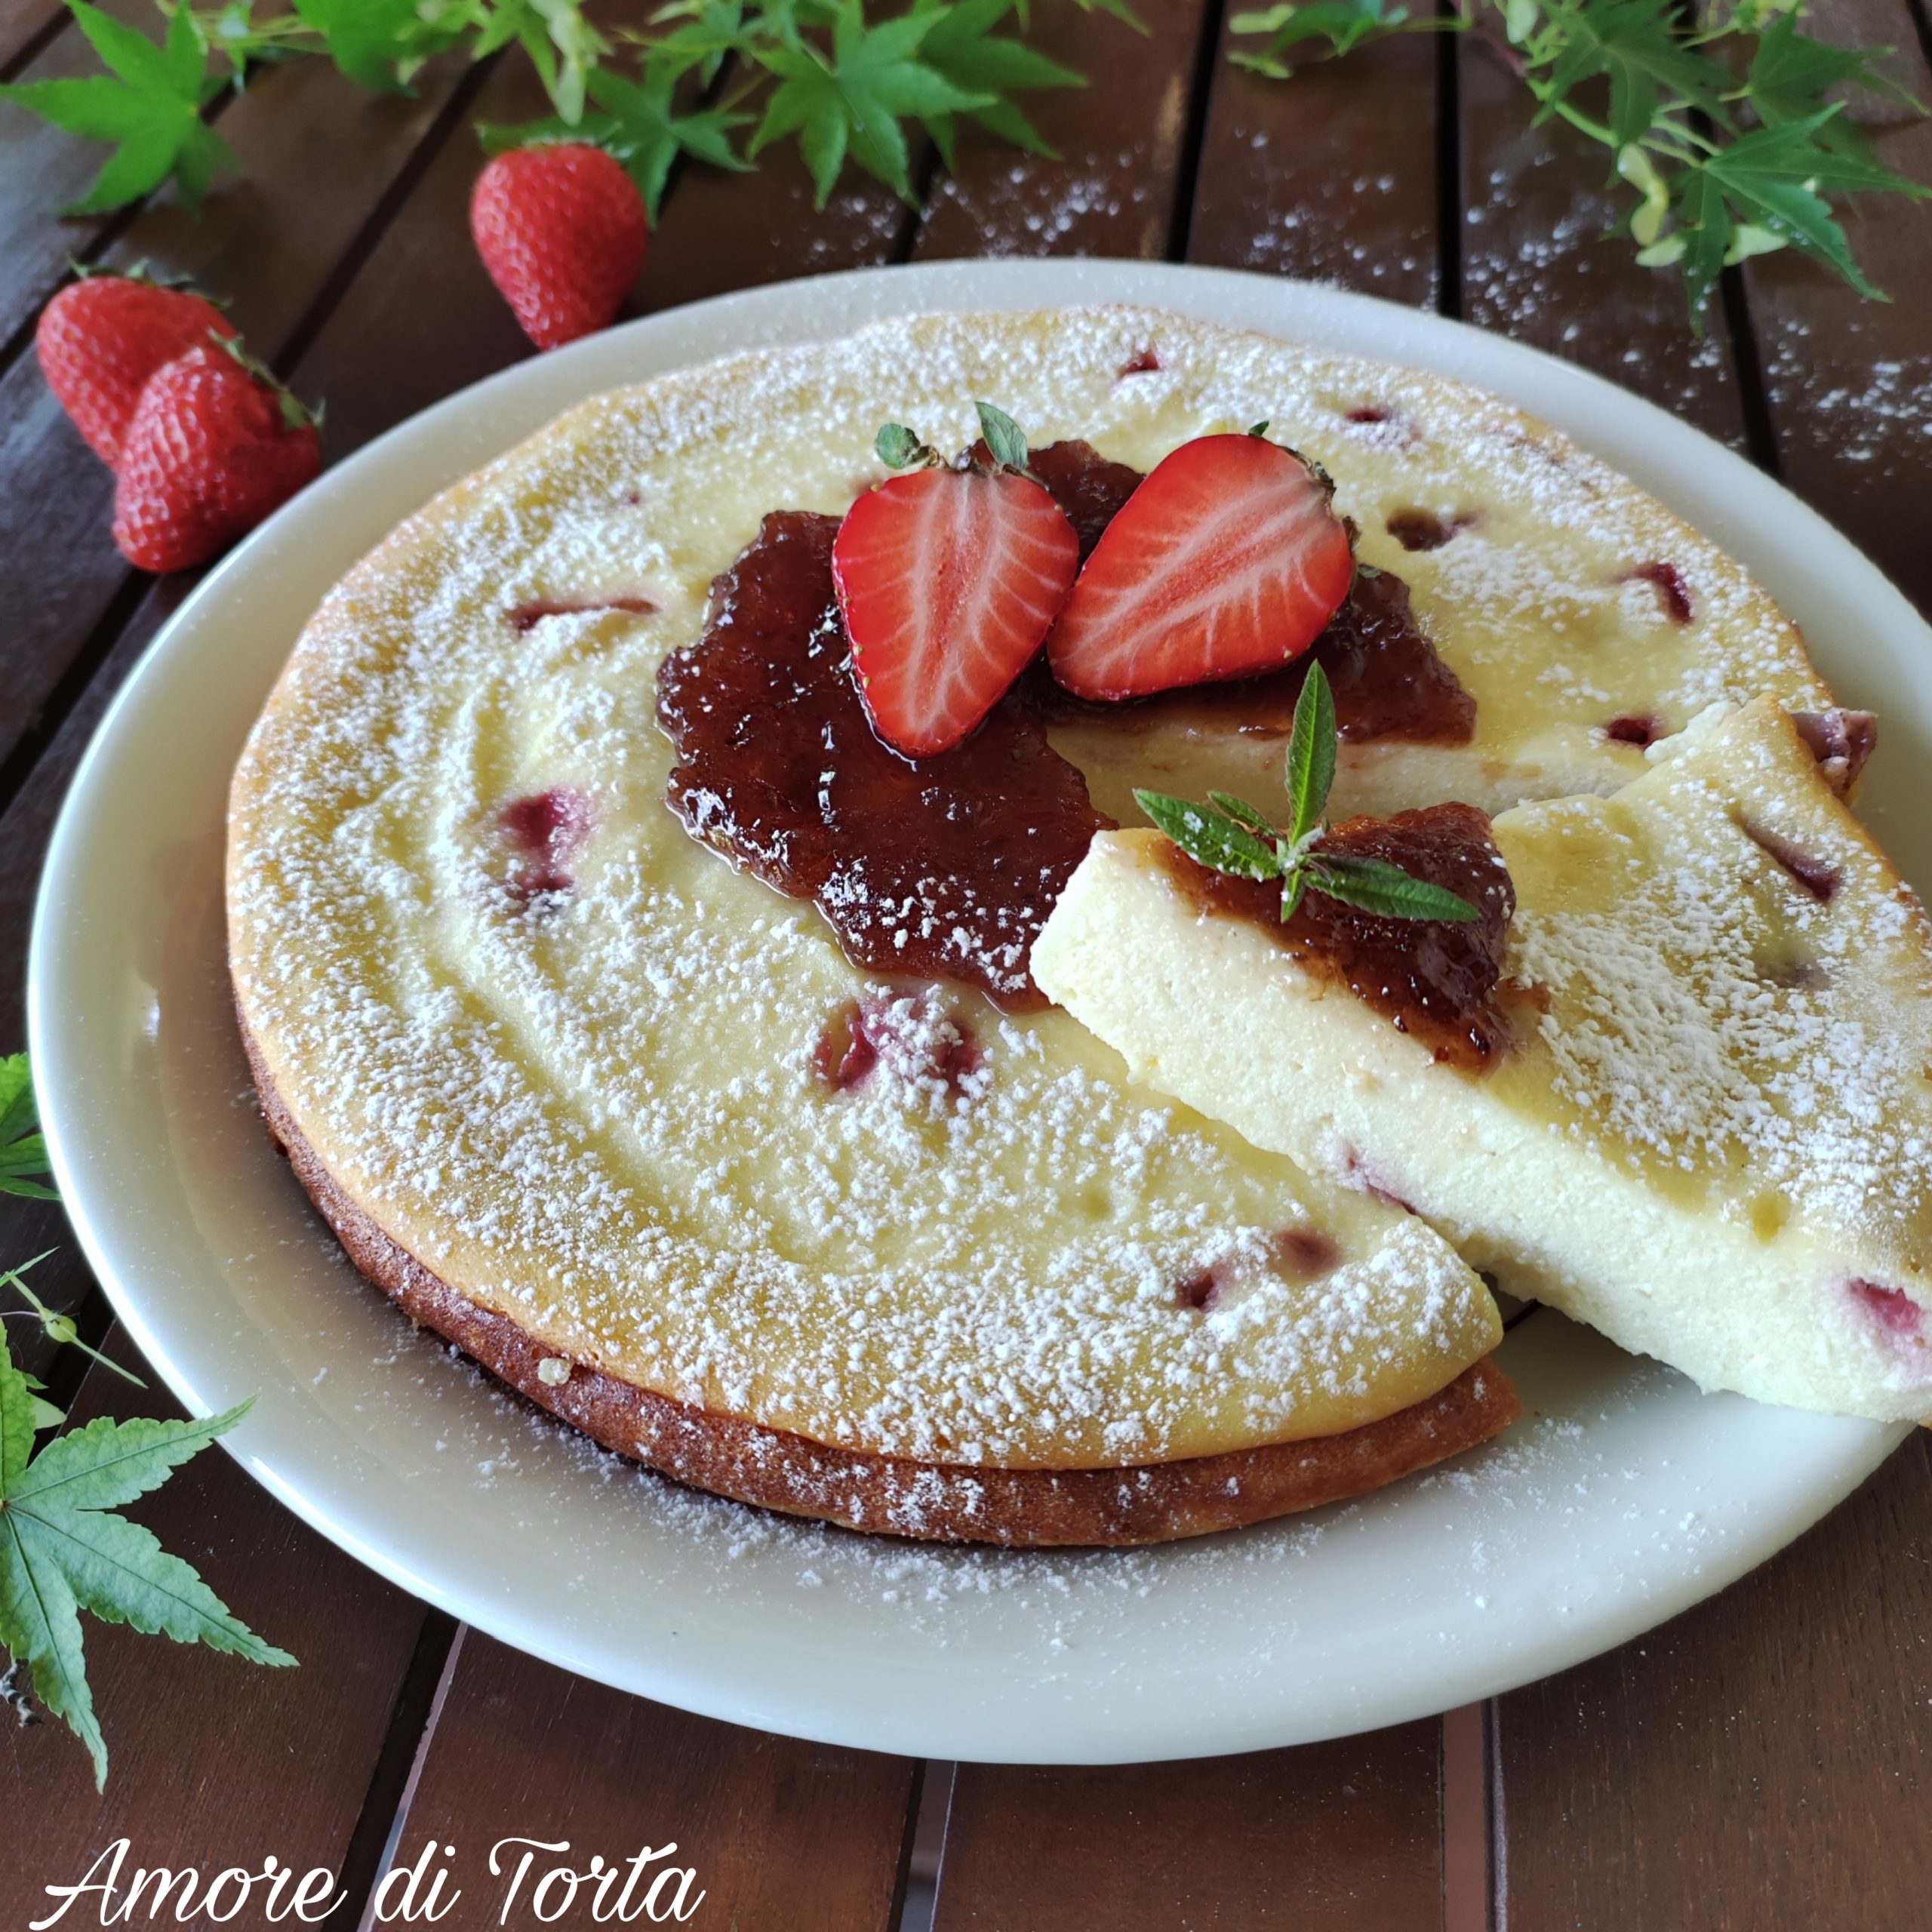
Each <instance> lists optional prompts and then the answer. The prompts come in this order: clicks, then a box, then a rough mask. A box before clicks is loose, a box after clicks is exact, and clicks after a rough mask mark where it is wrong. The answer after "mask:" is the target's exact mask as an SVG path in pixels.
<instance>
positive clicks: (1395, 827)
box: [1163, 804, 1516, 1073]
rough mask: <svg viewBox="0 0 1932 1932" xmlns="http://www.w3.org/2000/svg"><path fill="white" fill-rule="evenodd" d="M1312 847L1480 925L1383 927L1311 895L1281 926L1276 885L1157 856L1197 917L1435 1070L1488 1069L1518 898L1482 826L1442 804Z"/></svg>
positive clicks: (1467, 809) (1499, 1030)
mask: <svg viewBox="0 0 1932 1932" xmlns="http://www.w3.org/2000/svg"><path fill="white" fill-rule="evenodd" d="M1318 850H1319V851H1323V852H1332V853H1336V854H1349V855H1351V856H1352V857H1358V858H1365V859H1380V860H1384V861H1385V862H1386V863H1389V864H1390V865H1393V866H1399V867H1400V868H1401V870H1402V871H1404V872H1407V874H1408V875H1410V877H1411V878H1419V879H1425V880H1426V881H1429V883H1430V884H1434V885H1440V886H1445V887H1447V888H1448V890H1449V891H1451V892H1454V893H1456V894H1458V895H1459V896H1460V897H1462V898H1463V899H1466V900H1468V901H1469V903H1470V904H1471V905H1472V906H1475V908H1476V909H1477V911H1478V912H1479V913H1480V914H1481V917H1480V918H1476V919H1472V920H1469V921H1443V920H1432V919H1395V918H1384V917H1382V916H1381V915H1378V914H1376V913H1373V912H1364V911H1362V910H1361V909H1359V908H1358V907H1356V906H1349V905H1345V904H1344V903H1343V902H1342V901H1341V900H1339V899H1331V898H1330V897H1327V895H1326V894H1323V893H1319V892H1315V891H1309V892H1308V893H1306V894H1305V895H1304V896H1303V899H1302V902H1301V904H1300V907H1299V908H1298V909H1297V911H1296V912H1295V915H1294V918H1291V919H1290V920H1288V921H1287V922H1286V923H1285V924H1284V923H1283V921H1282V919H1281V887H1280V885H1279V884H1278V883H1275V882H1272V881H1260V880H1255V879H1244V878H1230V877H1229V875H1226V873H1223V872H1211V871H1210V870H1208V869H1207V867H1206V866H1201V865H1198V864H1197V863H1195V861H1194V860H1192V859H1191V858H1189V857H1188V856H1187V854H1186V853H1184V852H1183V851H1180V849H1179V848H1177V847H1174V846H1168V847H1166V848H1164V851H1163V857H1164V860H1165V861H1166V863H1167V864H1168V867H1169V868H1170V869H1171V872H1172V874H1173V876H1174V879H1175V881H1177V884H1180V887H1181V888H1182V889H1183V891H1185V892H1186V894H1188V896H1189V898H1190V899H1191V900H1192V901H1193V902H1194V903H1195V906H1198V908H1199V909H1201V911H1203V912H1218V913H1223V914H1228V915H1232V916H1234V917H1235V918H1243V919H1247V920H1248V921H1251V922H1252V923H1253V924H1254V925H1256V926H1257V927H1258V928H1260V930H1261V931H1263V932H1265V933H1266V934H1268V936H1269V937H1270V938H1271V939H1272V940H1275V943H1277V944H1278V945H1279V946H1281V948H1282V949H1283V950H1284V951H1285V952H1287V953H1288V954H1289V955H1290V956H1291V958H1294V960H1295V961H1297V964H1300V966H1302V967H1303V968H1304V969H1305V970H1306V971H1309V972H1311V973H1315V974H1319V975H1320V976H1321V977H1323V978H1324V979H1327V980H1334V981H1335V982H1337V983H1339V984H1340V985H1342V986H1346V987H1347V988H1348V989H1349V991H1350V992H1352V993H1354V994H1355V995H1356V996H1357V997H1358V998H1361V999H1363V1000H1365V1001H1367V1003H1368V1004H1370V1005H1371V1006H1372V1007H1374V1008H1375V1010H1376V1011H1377V1012H1378V1013H1380V1014H1384V1015H1385V1016H1386V1017H1387V1018H1389V1020H1392V1021H1393V1022H1394V1023H1395V1026H1396V1027H1397V1028H1398V1029H1399V1030H1400V1031H1401V1032H1404V1033H1409V1034H1413V1035H1414V1037H1415V1038H1417V1039H1418V1040H1420V1041H1421V1042H1422V1044H1423V1045H1425V1046H1426V1047H1427V1048H1429V1050H1430V1051H1431V1052H1432V1053H1433V1054H1435V1057H1436V1058H1437V1059H1438V1060H1446V1061H1448V1062H1449V1063H1451V1064H1452V1065H1454V1066H1458V1067H1460V1068H1461V1069H1463V1071H1464V1072H1471V1073H1480V1072H1484V1071H1485V1070H1486V1069H1488V1068H1489V1067H1491V1066H1494V1065H1495V1064H1496V1063H1497V1060H1498V1059H1499V1057H1500V1055H1501V1054H1502V1051H1503V1048H1505V1047H1506V1045H1507V1044H1508V1041H1509V1031H1508V1028H1507V1026H1506V1023H1505V1021H1504V1019H1503V1014H1502V1012H1501V1011H1500V1007H1499V1005H1498V1004H1497V983H1498V981H1499V980H1500V977H1501V976H1502V971H1503V946H1504V943H1505V941H1506V938H1507V937H1508V934H1509V920H1510V916H1511V915H1512V913H1513V912H1515V909H1516V894H1515V888H1514V887H1513V886H1512V884H1510V881H1509V872H1507V870H1506V869H1505V867H1504V866H1503V856H1502V854H1500V852H1498V851H1497V849H1496V844H1495V841H1494V839H1492V838H1491V836H1490V831H1489V820H1488V817H1487V815H1486V814H1484V813H1482V812H1479V811H1477V810H1476V809H1475V807H1474V806H1473V805H1461V804H1446V805H1431V806H1429V807H1428V808H1426V809H1425V810H1423V811H1412V812H1398V814H1396V815H1395V817H1393V818H1392V819H1370V818H1355V819H1344V820H1343V821H1342V822H1341V823H1340V824H1339V825H1337V826H1334V828H1333V829H1331V831H1330V832H1328V834H1327V836H1326V837H1325V838H1324V839H1323V840H1322V841H1321V846H1320V847H1319V848H1318Z"/></svg>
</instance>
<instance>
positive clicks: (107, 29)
mask: <svg viewBox="0 0 1932 1932" xmlns="http://www.w3.org/2000/svg"><path fill="white" fill-rule="evenodd" d="M69 6H70V7H71V8H72V12H73V15H74V18H75V20H76V21H77V22H78V23H79V25H80V29H81V31H82V32H83V33H84V34H85V35H86V36H87V38H88V42H89V43H90V44H91V45H92V47H93V48H94V51H95V52H96V53H97V54H99V55H100V57H101V59H102V60H103V62H104V63H106V66H107V67H108V69H109V72H108V73H107V74H104V75H95V76H93V77H91V78H88V79H85V80H63V81H27V82H21V83H20V84H18V85H15V86H12V87H0V100H11V101H12V102H14V103H15V104H16V105H17V106H21V107H24V108H26V109H27V110H28V112H29V113H32V114H37V115H39V116H40V117H41V118H42V120H44V121H49V122H52V123H53V124H54V126H55V127H57V128H63V129H64V130H65V131H66V132H68V133H69V134H83V135H86V136H88V137H89V138H91V139H92V140H103V141H112V143H114V144H115V146H114V152H113V153H112V154H111V155H109V157H108V158H107V161H106V164H105V165H103V168H101V171H100V174H98V175H97V176H96V177H94V185H93V186H92V187H91V188H90V189H88V192H87V193H86V194H85V195H84V196H83V197H82V198H81V199H80V200H79V201H78V202H75V203H73V204H72V205H71V206H70V207H69V208H66V209H65V210H64V211H63V212H64V213H66V214H70V215H87V214H102V213H104V212H105V211H106V210H107V209H109V208H120V207H122V206H123V205H125V204H126V203H127V202H134V201H138V200H140V198H141V197H142V196H143V195H146V194H149V193H150V192H152V190H154V189H156V188H158V187H159V186H161V184H162V183H163V182H164V181H165V180H168V177H170V176H171V175H172V176H173V177H174V179H175V181H176V183H177V185H178V186H179V187H180V190H181V196H182V198H183V200H184V201H185V202H187V203H188V205H189V207H191V208H195V207H198V206H199V205H200V204H201V202H202V198H203V197H204V196H205V195H206V194H207V192H208V184H209V183H210V181H211V179H212V177H213V175H214V171H215V169H216V168H217V167H220V166H224V165H227V166H232V165H236V164H235V156H234V153H233V152H232V150H231V149H230V148H229V146H228V143H226V141H224V140H222V139H221V137H220V136H219V135H218V134H215V133H214V131H213V130H212V129H211V128H208V126H207V125H205V123H204V122H203V121H202V107H203V106H205V104H206V103H208V101H209V100H212V99H213V98H214V96H215V95H216V94H217V93H219V92H220V90H221V87H222V85H223V83H222V82H221V81H220V78H219V77H217V76H214V75H211V74H210V73H209V72H208V51H207V49H206V48H205V47H204V46H203V45H202V41H201V37H200V35H199V34H198V32H197V30H196V29H195V21H194V17H193V14H192V12H191V11H190V10H189V8H186V6H183V7H180V8H177V9H176V10H175V12H174V15H173V17H172V18H171V20H169V22H168V42H167V45H165V47H160V46H157V45H155V43H154V42H152V41H151V40H149V38H147V37H146V35H144V34H142V33H139V32H136V31H135V29H134V28H132V27H129V26H123V25H122V23H120V22H119V21H118V20H115V18H114V17H112V15H111V14H103V12H101V11H100V9H99V8H97V7H91V6H90V5H88V0H69Z"/></svg>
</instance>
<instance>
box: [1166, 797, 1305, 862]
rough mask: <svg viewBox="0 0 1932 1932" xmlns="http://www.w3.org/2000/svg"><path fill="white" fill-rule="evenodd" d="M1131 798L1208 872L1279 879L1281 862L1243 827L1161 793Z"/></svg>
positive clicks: (1221, 816)
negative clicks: (1205, 867)
mask: <svg viewBox="0 0 1932 1932" xmlns="http://www.w3.org/2000/svg"><path fill="white" fill-rule="evenodd" d="M1134 801H1135V803H1136V804H1138V805H1139V806H1140V809H1141V810H1142V811H1143V812H1145V813H1146V814H1147V816H1148V817H1149V820H1152V823H1153V824H1154V825H1155V826H1156V827H1157V828H1158V829H1159V830H1161V831H1162V832H1165V833H1166V834H1167V835H1168V837H1169V838H1171V839H1172V840H1173V841H1174V843H1175V844H1177V845H1178V846H1179V847H1180V849H1181V850H1182V851H1183V852H1185V853H1186V854H1187V855H1188V857H1189V858H1191V859H1197V860H1199V861H1200V862H1201V864H1202V865H1204V866H1207V867H1208V868H1209V869H1211V871H1214V872H1226V873H1227V874H1229V875H1230V876H1231V877H1232V878H1254V879H1269V878H1280V877H1281V860H1280V858H1279V857H1278V855H1277V854H1276V852H1275V848H1274V847H1273V846H1272V845H1264V844H1263V843H1262V841H1260V839H1259V838H1257V837H1256V836H1255V835H1254V833H1253V832H1251V831H1249V830H1248V829H1247V826H1244V825H1240V824H1237V823H1235V820H1232V819H1231V818H1229V817H1226V816H1225V815H1224V814H1222V813H1220V812H1217V811H1215V810H1214V808H1212V807H1211V806H1208V805H1191V804H1189V803H1188V802H1187V801H1186V799H1184V798H1169V797H1168V795H1167V794H1166V793H1165V792H1140V791H1137V792H1135V793H1134Z"/></svg>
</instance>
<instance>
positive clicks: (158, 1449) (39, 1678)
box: [0, 1340, 295, 1786]
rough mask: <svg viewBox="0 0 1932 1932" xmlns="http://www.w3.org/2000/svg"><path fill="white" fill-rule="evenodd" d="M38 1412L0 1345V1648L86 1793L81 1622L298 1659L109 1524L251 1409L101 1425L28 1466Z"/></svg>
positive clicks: (146, 1543)
mask: <svg viewBox="0 0 1932 1932" xmlns="http://www.w3.org/2000/svg"><path fill="white" fill-rule="evenodd" d="M44 1407H45V1404H38V1398H36V1397H35V1394H34V1392H33V1389H32V1387H31V1386H29V1378H28V1377H26V1376H25V1375H23V1374H22V1373H21V1371H20V1370H19V1369H18V1368H17V1367H15V1366H14V1361H13V1358H12V1355H11V1353H9V1352H8V1349H7V1347H6V1345H5V1341H4V1340H0V1643H3V1644H5V1646H6V1647H7V1648H8V1651H11V1653H12V1654H13V1656H14V1660H16V1662H17V1663H24V1664H26V1666H27V1667H28V1668H29V1670H30V1671H31V1672H32V1675H33V1684H34V1689H35V1692H36V1693H37V1694H38V1696H39V1698H40V1700H41V1701H42V1703H44V1704H45V1705H46V1706H47V1708H48V1709H49V1710H50V1711H51V1712H54V1715H56V1716H57V1717H60V1718H64V1719H65V1720H66V1723H67V1724H68V1725H69V1727H70V1728H71V1729H72V1730H73V1732H74V1734H75V1736H76V1737H78V1738H79V1739H80V1740H81V1741H82V1743H84V1744H85V1745H86V1746H87V1748H88V1752H89V1754H90V1755H91V1757H92V1758H93V1759H94V1781H95V1783H96V1784H97V1786H104V1785H105V1783H106V1779H107V1745H106V1740H105V1738H104V1737H103V1736H102V1734H101V1730H100V1722H99V1721H98V1719H97V1717H96V1716H95V1714H94V1700H93V1697H92V1695H91V1693H90V1691H89V1690H88V1681H87V1665H86V1659H85V1655H84V1654H83V1651H82V1639H81V1625H80V1617H79V1612H80V1611H83V1610H85V1611H88V1613H89V1614H91V1615H92V1616H94V1617H100V1619H102V1620H103V1621H104V1622H107V1623H125V1624H128V1625H129V1626H131V1627H132V1628H133V1629H137V1630H139V1631H141V1632H143V1633H145V1634H146V1635H157V1634H160V1635H167V1636H170V1637H173V1638H176V1639H177V1640H178V1641H181V1642H183V1643H201V1644H208V1645H209V1646H210V1647H211V1648H213V1649H215V1650H219V1651H229V1652H231V1653H232V1654H235V1656H238V1657H245V1658H246V1659H248V1660H249V1661H250V1662H251V1663H262V1664H283V1665H285V1664H292V1663H294V1661H295V1660H294V1658H293V1657H291V1656H290V1655H289V1654H288V1653H287V1652H286V1651H280V1650H277V1649H276V1648H275V1647H274V1646H273V1645H272V1644H266V1643H264V1642H263V1641H262V1639H261V1638H259V1637H257V1635H255V1633H254V1632H253V1631H252V1630H251V1629H249V1628H248V1626H247V1625H246V1624H245V1623H242V1622H241V1621H240V1620H238V1618H236V1617H234V1616H232V1615H231V1614H229V1610H228V1607H227V1606H226V1604H223V1602H222V1601H221V1600H220V1598H218V1597H217V1596H216V1595H215V1594H214V1592H213V1591H212V1590H211V1589H209V1588H208V1585H207V1584H206V1583H204V1582H203V1581H202V1579H201V1578H200V1577H198V1575H197V1574H195V1571H194V1570H193V1569H192V1567H190V1566H189V1564H186V1563H185V1562H183V1561H182V1560H181V1558H179V1557H178V1556H173V1555H170V1554H169V1553H168V1552H167V1551H166V1550H165V1549H162V1546H161V1544H160V1543H159V1541H158V1540H157V1539H156V1538H155V1536H154V1534H153V1533H152V1531H149V1530H146V1529H143V1527H141V1526H140V1524H136V1523H131V1522H129V1521H128V1520H127V1519H126V1518H125V1517H121V1516H117V1515H112V1514H110V1513H109V1512H110V1511H111V1510H112V1509H114V1508H115V1507H117V1506H119V1505H121V1504H122V1503H130V1502H132V1501H133V1500H134V1499H135V1498H136V1497H140V1496H143V1495H145V1494H147V1493H148V1492H149V1491H151V1490H152V1489H154V1488H155V1487H157V1486H158V1484H161V1483H162V1482H163V1481H165V1480H166V1479H167V1478H168V1475H170V1474H171V1472H173V1471H174V1469H176V1468H177V1467H178V1466H180V1464H181V1463H184V1462H186V1460H188V1458H189V1457H191V1456H194V1455H196V1454H198V1453H199V1452H200V1451H202V1449H204V1448H205V1447H207V1446H208V1444H209V1443H210V1442H211V1441H214V1438H215V1437H217V1435H220V1434H221V1433H222V1432H223V1431H224V1430H226V1429H232V1427H233V1426H235V1423H238V1422H239V1421H240V1420H241V1419H242V1417H243V1416H244V1415H245V1414H247V1412H248V1404H242V1406H241V1407H238V1408H234V1409H230V1410H229V1411H227V1412H226V1414H223V1415H219V1416H211V1417H207V1418H206V1419H205V1420H200V1421H196V1422H174V1421H158V1420H154V1419H153V1418H152V1417H137V1418H135V1419H134V1420H131V1421H128V1422H115V1421H113V1420H110V1419H109V1418H107V1417H101V1418H100V1419H98V1420H96V1421H94V1422H91V1423H89V1424H88V1426H86V1427H85V1429H77V1430H75V1431H74V1432H72V1433H71V1434H69V1435H63V1436H57V1437H56V1438H54V1440H53V1441H51V1442H49V1443H48V1444H47V1446H46V1447H45V1448H43V1449H42V1451H40V1453H39V1454H38V1455H37V1456H36V1455H33V1454H32V1453H31V1452H32V1442H33V1435H34V1432H35V1429H36V1428H37V1427H39V1426H42V1423H41V1416H40V1411H41V1409H42V1408H44Z"/></svg>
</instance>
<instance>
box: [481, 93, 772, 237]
mask: <svg viewBox="0 0 1932 1932" xmlns="http://www.w3.org/2000/svg"><path fill="white" fill-rule="evenodd" d="M678 72H679V69H678V65H677V63H676V62H675V61H672V60H667V61H663V62H659V61H657V60H656V59H655V57H648V58H647V60H646V61H645V71H644V78H643V79H642V81H641V82H636V81H627V80H625V79H624V78H623V77H622V76H621V75H618V74H617V73H614V72H612V71H611V69H608V68H599V69H597V70H596V71H595V72H594V73H592V75H591V76H590V97H591V99H592V101H593V102H594V103H595V110H593V111H592V112H588V113H586V115H584V116H583V118H582V119H581V120H580V121H578V122H576V123H574V124H573V123H571V122H568V121H565V119H564V118H562V117H561V115H557V116H554V117H552V118H550V119H549V120H546V121H532V122H527V123H525V125H521V126H520V127H505V126H503V125H497V124H494V123H479V124H478V128H477V130H476V132H477V134H478V137H479V138H480V139H481V141H482V143H483V146H484V149H485V152H488V153H491V154H502V153H503V152H506V150H507V149H511V148H521V147H534V146H538V145H540V144H541V143H544V142H546V141H587V142H589V143H592V144H593V145H594V146H598V147H601V148H604V149H608V151H609V152H610V153H611V154H612V155H614V156H615V157H616V158H617V160H618V161H620V162H622V163H623V166H624V168H625V169H626V171H627V172H628V173H629V175H630V177H631V178H632V180H634V181H635V182H636V183H637V185H638V192H640V193H641V195H643V196H644V205H645V213H646V214H647V215H648V217H650V220H651V223H652V225H653V226H655V225H656V223H657V213H658V210H659V208H660V207H662V205H663V200H664V186H665V183H666V181H667V180H669V178H670V173H671V164H672V162H674V161H675V160H676V158H678V154H679V152H684V153H686V154H690V155H695V156H696V157H697V158H698V159H699V160H700V161H707V162H710V163H711V165H712V166H713V167H714V168H732V169H735V170H739V171H743V170H744V169H746V168H749V166H750V165H751V164H750V163H749V162H747V161H746V160H745V159H744V158H743V157H742V156H741V155H739V153H738V152H737V150H736V149H734V147H733V146H732V145H731V130H732V129H733V128H742V127H745V126H746V125H749V122H750V121H751V118H752V117H751V116H750V115H749V114H734V113H732V112H729V111H728V110H727V109H723V108H700V109H694V110H693V111H692V112H690V113H688V114H680V113H678V112H676V111H675V104H674V102H673V99H672V96H673V93H674V91H675V88H676V86H677V82H678Z"/></svg>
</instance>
